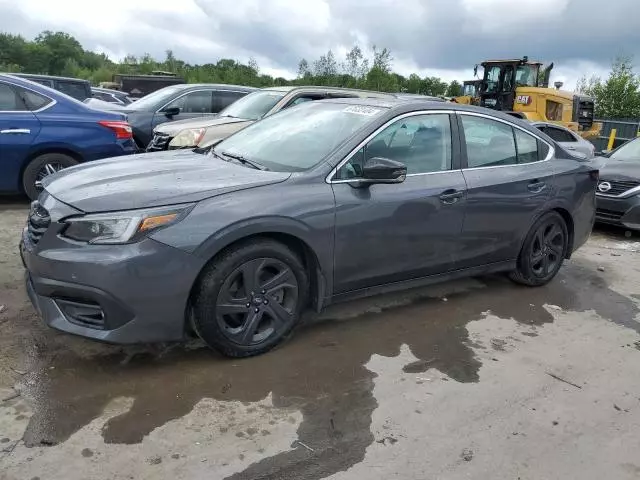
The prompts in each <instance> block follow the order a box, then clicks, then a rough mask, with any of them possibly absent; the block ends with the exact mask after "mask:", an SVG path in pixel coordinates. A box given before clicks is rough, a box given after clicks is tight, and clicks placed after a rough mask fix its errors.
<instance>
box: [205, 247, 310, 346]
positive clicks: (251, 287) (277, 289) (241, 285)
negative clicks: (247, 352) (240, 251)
mask: <svg viewBox="0 0 640 480" xmlns="http://www.w3.org/2000/svg"><path fill="white" fill-rule="evenodd" d="M297 303H298V281H297V280H296V277H295V275H294V274H293V271H292V270H291V268H289V267H288V266H287V265H285V264H284V263H283V262H281V261H280V260H277V259H275V258H256V259H253V260H249V261H247V262H245V263H243V264H242V265H241V266H239V267H238V268H236V269H235V270H234V271H233V272H232V273H231V275H229V276H228V277H227V279H226V280H225V281H224V283H223V284H222V287H221V288H220V291H219V293H218V300H217V302H216V319H217V322H218V325H219V327H220V330H221V332H223V334H224V335H225V336H226V337H227V338H228V339H229V340H231V341H232V342H235V343H237V344H239V345H242V346H251V345H255V344H259V343H262V342H264V341H265V340H267V339H268V338H269V337H271V336H272V335H275V336H277V335H280V334H282V333H283V332H284V331H286V330H287V329H288V328H289V326H290V325H291V322H292V320H293V317H294V315H295V312H296V310H297Z"/></svg>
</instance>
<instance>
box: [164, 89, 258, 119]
mask: <svg viewBox="0 0 640 480" xmlns="http://www.w3.org/2000/svg"><path fill="white" fill-rule="evenodd" d="M194 92H211V93H214V92H233V93H245V92H243V91H240V90H231V89H229V88H197V89H195V90H189V91H188V92H184V93H182V94H181V95H178V96H177V97H176V98H174V99H173V100H170V101H168V102H167V103H165V104H164V105H163V106H162V107H160V108H159V109H158V110H156V111H155V113H162V111H161V110H162V109H163V108H165V107H166V106H167V105H169V104H171V103H173V102H175V101H176V100H179V99H180V98H182V97H184V96H185V95H189V94H190V93H194ZM246 93H247V94H249V93H252V92H246Z"/></svg>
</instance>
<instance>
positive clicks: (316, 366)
mask: <svg viewBox="0 0 640 480" xmlns="http://www.w3.org/2000/svg"><path fill="white" fill-rule="evenodd" d="M25 209H26V207H25V205H24V203H22V202H21V201H20V200H19V199H17V200H15V201H3V202H2V203H0V225H2V228H1V230H0V252H1V253H0V285H1V288H2V290H1V291H0V305H2V306H3V307H2V308H1V309H0V347H1V352H2V353H1V355H0V356H1V358H0V479H3V480H4V479H22V478H34V477H38V478H40V479H42V480H44V479H46V478H52V479H56V478H65V479H85V478H96V479H98V478H100V479H102V478H118V479H120V478H123V479H127V478H176V479H177V478H196V479H197V478H221V479H222V478H232V479H271V478H273V479H321V478H328V477H330V476H332V475H335V476H336V477H335V478H345V479H348V478H385V479H386V478H395V477H397V478H473V477H475V478H489V477H490V478H518V477H519V476H522V478H523V479H524V478H604V477H602V476H601V477H598V476H596V475H601V474H602V473H604V472H607V474H606V476H608V478H640V461H638V460H636V458H637V454H636V453H635V452H637V447H638V446H639V445H640V428H637V427H639V426H640V385H638V382H637V379H638V374H640V362H639V360H640V296H639V294H640V237H639V236H637V235H636V236H632V237H630V238H628V237H625V236H624V235H623V232H619V231H615V230H606V231H597V232H596V234H594V235H593V236H592V239H591V240H590V241H589V243H588V244H587V245H586V246H585V247H584V248H583V249H581V250H580V251H579V252H578V254H576V256H575V258H574V259H572V260H571V261H569V262H567V263H566V265H565V266H564V267H563V269H562V271H561V273H560V274H559V276H558V278H557V279H556V280H554V282H552V283H551V284H550V285H548V286H546V287H542V288H538V289H529V288H525V287H518V286H516V285H513V284H512V283H510V282H509V281H508V280H506V279H505V278H504V277H502V276H490V277H482V278H475V279H467V280H463V281H457V282H450V283H446V284H442V285H438V286H434V287H429V288H426V289H418V290H412V291H410V292H404V293H401V294H396V295H385V296H380V297H373V298H369V299H363V300H359V301H356V302H350V303H345V304H341V305H336V306H334V307H331V308H330V309H329V310H327V311H326V312H325V313H323V314H322V315H321V316H319V317H318V316H309V317H308V318H307V319H306V321H305V324H304V325H303V326H301V328H299V329H298V330H297V331H296V334H295V335H294V336H293V337H292V339H291V340H290V341H288V342H287V343H286V344H285V345H283V346H282V347H281V348H278V349H277V350H275V351H272V352H270V353H268V354H266V355H263V356H260V357H256V358H251V359H244V360H230V359H226V358H223V357H221V356H219V355H217V354H216V353H213V352H211V351H209V350H207V349H206V348H204V347H203V346H202V345H201V344H200V343H199V342H196V341H194V342H190V343H188V344H183V345H161V346H139V347H127V348H122V347H114V346H107V345H101V344H96V343H93V342H89V341H87V340H84V339H80V338H75V337H70V336H68V335H64V334H60V333H57V332H54V331H52V330H49V329H47V328H46V327H44V326H43V325H42V324H41V323H40V322H39V320H38V319H37V317H36V316H35V314H34V313H33V311H32V309H31V307H30V306H29V305H28V303H27V301H26V296H25V294H24V291H23V288H22V283H21V277H22V268H21V265H20V261H19V257H18V254H17V250H16V249H15V244H16V242H17V238H18V235H19V231H20V229H21V225H22V222H23V220H24V215H25ZM3 398H6V400H4V401H2V399H3ZM605 409H606V410H605ZM602 412H605V413H602ZM554 422H555V423H554ZM621 439H624V440H625V441H624V445H619V444H620V443H621ZM615 445H618V446H619V447H620V448H618V449H614V448H613V447H614V446H615ZM630 445H631V446H633V445H635V448H630ZM498 446H500V448H498ZM568 446H570V447H571V448H568ZM596 446H598V447H596ZM567 448H568V450H567ZM591 449H593V452H592V451H591ZM580 452H582V453H580ZM599 455H602V458H601V459H600V458H599ZM594 464H595V465H594ZM3 465H4V466H3ZM551 467H553V469H551ZM482 472H486V473H485V474H482ZM496 472H498V473H496ZM563 472H564V473H563ZM561 474H563V475H564V477H563V476H562V475H561ZM567 475H568V476H567Z"/></svg>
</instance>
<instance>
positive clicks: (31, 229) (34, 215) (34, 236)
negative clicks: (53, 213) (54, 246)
mask: <svg viewBox="0 0 640 480" xmlns="http://www.w3.org/2000/svg"><path fill="white" fill-rule="evenodd" d="M50 223H51V217H50V216H49V212H48V211H47V209H46V208H44V207H43V206H42V205H40V203H39V202H38V201H37V200H35V201H34V202H32V203H31V210H30V211H29V220H28V221H27V235H28V237H29V240H30V241H31V242H32V243H33V244H34V245H36V244H37V243H38V242H39V241H40V239H41V238H42V236H43V235H44V232H46V231H47V228H49V224H50Z"/></svg>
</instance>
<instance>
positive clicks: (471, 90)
mask: <svg viewBox="0 0 640 480" xmlns="http://www.w3.org/2000/svg"><path fill="white" fill-rule="evenodd" d="M481 83H482V80H480V79H476V80H465V81H464V82H463V84H462V95H461V96H459V97H455V101H456V102H457V103H462V104H463V105H479V104H480V97H479V95H480V84H481Z"/></svg>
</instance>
